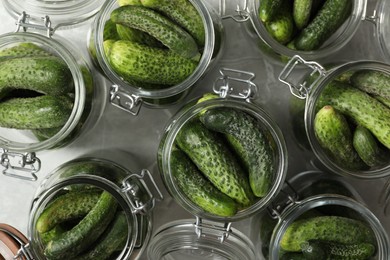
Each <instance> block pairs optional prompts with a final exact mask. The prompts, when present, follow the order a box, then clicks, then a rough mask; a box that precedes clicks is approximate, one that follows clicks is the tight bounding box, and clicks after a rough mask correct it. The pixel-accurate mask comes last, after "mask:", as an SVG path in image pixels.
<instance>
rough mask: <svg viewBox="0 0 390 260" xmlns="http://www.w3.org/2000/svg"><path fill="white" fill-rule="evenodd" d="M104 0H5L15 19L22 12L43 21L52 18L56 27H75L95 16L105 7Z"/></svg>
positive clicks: (6, 6) (5, 4) (4, 2)
mask: <svg viewBox="0 0 390 260" xmlns="http://www.w3.org/2000/svg"><path fill="white" fill-rule="evenodd" d="M103 3H104V0H45V1H42V0H4V1H3V4H4V6H5V8H6V9H7V11H8V12H9V13H10V14H11V15H12V16H13V17H15V18H17V17H19V16H20V15H21V14H22V12H26V13H28V14H29V15H30V16H31V18H32V19H36V20H39V21H40V20H41V18H42V17H45V16H46V15H49V16H50V20H51V21H52V22H53V24H54V27H60V26H65V25H68V26H69V25H73V24H77V23H80V22H83V21H85V20H87V19H88V18H90V17H92V16H94V15H95V14H96V13H97V12H98V11H99V10H100V8H101V6H102V5H103Z"/></svg>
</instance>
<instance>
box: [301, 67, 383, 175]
mask: <svg viewBox="0 0 390 260" xmlns="http://www.w3.org/2000/svg"><path fill="white" fill-rule="evenodd" d="M360 69H375V70H379V71H383V72H386V73H388V74H390V66H389V65H388V64H386V63H382V62H379V61H368V60H367V61H353V62H348V63H345V64H342V65H340V66H338V67H335V68H334V69H331V70H330V71H328V73H326V75H325V77H324V78H322V79H321V80H320V81H319V82H318V83H317V84H316V85H315V86H312V88H311V90H310V93H309V96H308V97H307V100H306V106H305V115H304V120H305V129H306V134H307V137H308V140H309V143H310V146H311V148H312V151H313V153H314V154H315V156H316V158H317V159H318V160H319V161H320V162H321V163H322V164H323V165H324V166H325V167H326V168H327V169H328V170H330V171H331V172H334V173H336V174H340V175H343V176H353V177H357V178H361V179H375V178H382V177H386V176H389V175H390V171H389V169H390V164H388V165H386V166H384V167H381V168H378V169H370V170H362V171H353V170H347V169H344V168H342V167H340V166H338V165H337V164H336V163H335V162H334V160H331V159H330V158H329V156H327V155H326V153H325V151H324V150H323V149H322V148H321V146H320V144H319V142H318V140H317V138H316V136H315V133H314V130H313V129H314V126H313V125H314V118H315V112H316V103H317V100H318V99H319V97H320V95H321V92H322V90H323V89H324V88H325V87H326V86H327V84H328V83H329V82H331V81H332V80H333V79H334V78H335V77H336V76H338V75H341V74H342V73H344V72H347V71H350V70H360Z"/></svg>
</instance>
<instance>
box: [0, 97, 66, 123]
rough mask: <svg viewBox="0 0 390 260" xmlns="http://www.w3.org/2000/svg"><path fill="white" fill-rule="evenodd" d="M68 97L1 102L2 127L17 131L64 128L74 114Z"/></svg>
mask: <svg viewBox="0 0 390 260" xmlns="http://www.w3.org/2000/svg"><path fill="white" fill-rule="evenodd" d="M72 107H73V102H72V101H71V100H70V99H69V98H68V97H66V96H57V97H54V96H49V95H45V96H38V97H33V98H13V99H9V100H6V101H3V102H0V126H1V127H8V128H16V129H38V128H54V127H62V126H63V125H64V124H65V123H66V121H68V118H69V116H70V114H71V112H72Z"/></svg>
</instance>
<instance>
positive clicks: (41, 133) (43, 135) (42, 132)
mask: <svg viewBox="0 0 390 260" xmlns="http://www.w3.org/2000/svg"><path fill="white" fill-rule="evenodd" d="M61 128H62V127H53V128H39V129H32V130H31V131H32V133H33V134H34V135H35V137H36V138H37V139H38V140H39V141H44V140H46V139H49V138H51V137H53V136H54V135H55V134H56V133H58V131H60V130H61Z"/></svg>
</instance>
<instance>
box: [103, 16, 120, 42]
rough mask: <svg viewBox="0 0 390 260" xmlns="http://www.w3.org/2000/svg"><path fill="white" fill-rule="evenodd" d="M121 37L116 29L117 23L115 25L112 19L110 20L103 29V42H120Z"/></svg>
mask: <svg viewBox="0 0 390 260" xmlns="http://www.w3.org/2000/svg"><path fill="white" fill-rule="evenodd" d="M119 39H120V37H119V35H118V32H117V29H116V23H114V22H113V21H112V20H111V19H108V20H107V21H106V23H105V24H104V29H103V41H105V40H119Z"/></svg>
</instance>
